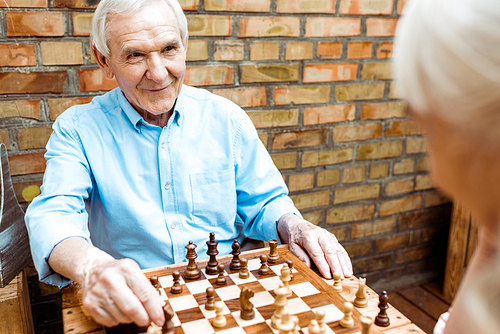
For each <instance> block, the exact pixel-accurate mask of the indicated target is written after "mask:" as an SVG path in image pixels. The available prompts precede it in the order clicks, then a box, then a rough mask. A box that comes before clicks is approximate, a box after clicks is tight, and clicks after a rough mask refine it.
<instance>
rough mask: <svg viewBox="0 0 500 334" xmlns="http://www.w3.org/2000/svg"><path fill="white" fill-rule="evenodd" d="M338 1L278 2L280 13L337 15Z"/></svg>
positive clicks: (304, 0) (305, 0) (284, 0)
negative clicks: (336, 4)
mask: <svg viewBox="0 0 500 334" xmlns="http://www.w3.org/2000/svg"><path fill="white" fill-rule="evenodd" d="M335 2H336V0H328V1H311V0H278V8H277V10H278V13H330V14H334V13H335Z"/></svg>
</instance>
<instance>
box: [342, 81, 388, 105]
mask: <svg viewBox="0 0 500 334" xmlns="http://www.w3.org/2000/svg"><path fill="white" fill-rule="evenodd" d="M384 89H385V84H383V83H379V84H366V85H363V84H358V85H338V86H336V87H335V98H336V99H337V101H361V100H373V99H381V98H383V97H384Z"/></svg>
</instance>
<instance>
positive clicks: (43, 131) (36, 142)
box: [17, 127, 52, 150]
mask: <svg viewBox="0 0 500 334" xmlns="http://www.w3.org/2000/svg"><path fill="white" fill-rule="evenodd" d="M51 134H52V128H51V127H39V128H26V129H18V130H17V137H18V143H19V149H20V150H30V149H34V148H45V145H46V144H47V141H48V140H49V137H50V135H51Z"/></svg>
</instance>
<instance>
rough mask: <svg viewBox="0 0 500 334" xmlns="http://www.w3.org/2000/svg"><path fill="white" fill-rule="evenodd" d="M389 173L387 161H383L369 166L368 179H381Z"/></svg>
mask: <svg viewBox="0 0 500 334" xmlns="http://www.w3.org/2000/svg"><path fill="white" fill-rule="evenodd" d="M387 175H389V163H388V162H383V163H380V164H373V165H371V166H370V176H369V178H370V179H381V178H384V177H387Z"/></svg>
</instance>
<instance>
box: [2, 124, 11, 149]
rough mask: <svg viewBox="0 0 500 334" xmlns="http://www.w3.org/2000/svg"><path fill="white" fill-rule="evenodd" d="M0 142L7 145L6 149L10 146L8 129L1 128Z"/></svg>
mask: <svg viewBox="0 0 500 334" xmlns="http://www.w3.org/2000/svg"><path fill="white" fill-rule="evenodd" d="M0 143H4V144H5V146H6V147H7V150H8V149H9V148H10V140H9V130H7V129H2V130H0Z"/></svg>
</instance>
